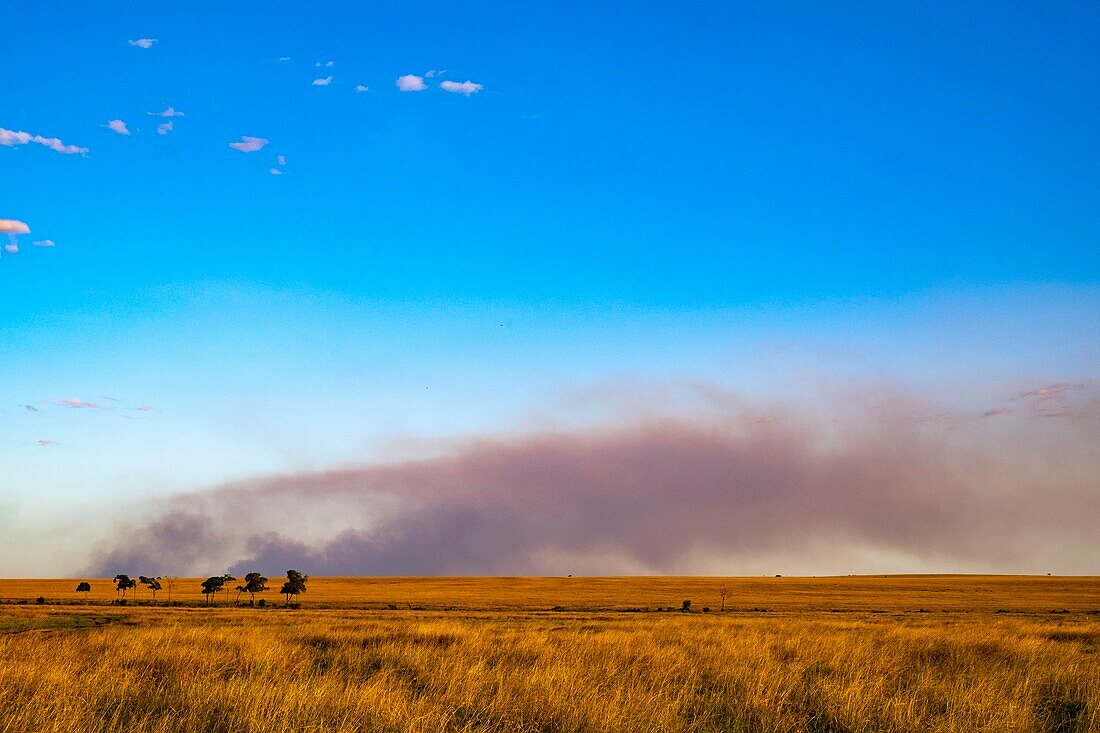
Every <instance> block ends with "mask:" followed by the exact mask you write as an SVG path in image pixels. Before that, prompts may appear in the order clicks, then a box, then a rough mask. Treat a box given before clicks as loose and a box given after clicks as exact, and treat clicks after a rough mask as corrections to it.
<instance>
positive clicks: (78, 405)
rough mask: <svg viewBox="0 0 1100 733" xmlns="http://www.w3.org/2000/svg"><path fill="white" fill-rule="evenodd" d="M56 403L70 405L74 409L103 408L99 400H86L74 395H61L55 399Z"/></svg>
mask: <svg viewBox="0 0 1100 733" xmlns="http://www.w3.org/2000/svg"><path fill="white" fill-rule="evenodd" d="M54 404H56V405H61V406H62V407H68V408H71V409H74V410H101V409H103V405H101V404H99V403H98V402H85V401H84V400H78V399H76V398H74V397H61V398H58V399H56V400H54Z"/></svg>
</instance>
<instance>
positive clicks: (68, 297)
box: [0, 2, 1100, 577]
mask: <svg viewBox="0 0 1100 733" xmlns="http://www.w3.org/2000/svg"><path fill="white" fill-rule="evenodd" d="M59 19H61V20H59ZM6 41H7V44H6V47H5V62H4V63H3V64H2V65H0V89H3V90H4V92H3V95H2V98H0V247H2V248H3V249H2V250H0V304H2V306H3V307H2V308H0V368H2V373H3V379H2V380H0V577H36V576H73V575H77V574H96V575H113V574H114V573H115V572H127V573H130V574H137V573H139V572H141V573H146V572H148V573H154V574H164V573H169V574H176V575H184V574H209V573H214V572H221V571H223V570H226V569H233V570H235V571H236V570H242V569H245V568H247V569H252V568H253V567H258V568H260V569H262V570H264V571H265V572H267V573H269V574H278V573H281V572H283V571H285V569H286V568H287V567H299V568H301V569H302V570H303V571H305V572H308V573H312V574H314V575H354V574H451V575H461V574H555V575H556V574H567V573H573V574H630V573H646V574H649V573H658V574H659V573H676V574H722V575H751V574H761V573H767V574H772V573H783V574H830V573H835V574H843V573H864V572H1008V573H1046V572H1053V573H1055V574H1061V573H1066V574H1097V573H1098V572H1100V570H1098V562H1100V555H1098V553H1100V548H1098V545H1097V543H1096V540H1095V537H1096V533H1097V532H1096V526H1097V519H1098V518H1100V491H1098V487H1100V451H1098V450H1097V446H1100V339H1098V338H1097V334H1098V332H1100V331H1098V328H1097V324H1100V221H1098V217H1097V212H1100V142H1098V141H1100V138H1098V137H1097V135H1096V131H1097V130H1098V129H1100V7H1098V6H1097V5H1096V4H1095V3H1087V2H1070V3H1064V4H1061V5H1059V6H1057V7H1047V6H1041V5H1039V4H1037V3H1036V4H1014V5H1005V4H1003V3H979V4H972V5H967V6H966V7H947V6H944V7H933V6H913V7H883V6H881V5H879V4H874V3H845V4H842V5H840V6H832V7H827V8H826V7H821V6H819V5H816V4H812V3H802V2H798V3H789V4H785V5H775V4H767V3H755V4H750V3H737V4H734V3H702V4H697V5H693V6H691V8H690V11H688V10H685V9H684V8H683V7H682V6H677V5H675V4H671V3H666V4H658V3H643V4H640V5H635V6H632V7H631V8H630V9H629V11H624V10H623V8H622V6H621V4H613V3H584V4H580V3H577V4H574V5H569V6H566V7H545V8H533V7H525V8H523V9H522V10H521V11H516V10H514V9H512V8H509V7H507V6H503V5H485V4H482V3H461V2H460V3H435V2H427V3H420V4H416V5H415V6H409V5H406V4H396V3H388V4H379V5H372V6H370V7H365V6H364V7H360V6H354V5H353V6H346V5H345V4H340V3H319V4H312V5H310V6H309V8H308V11H307V10H306V9H303V8H301V7H298V6H295V5H293V4H289V3H279V2H276V3H271V4H267V5H264V6H263V7H262V8H260V7H252V6H248V7H245V6H242V7H225V8H222V7H219V8H210V9H207V10H205V11H204V12H201V13H200V12H195V11H193V10H187V9H183V8H172V7H148V8H147V7H136V6H132V7H131V6H102V7H96V6H90V5H88V4H85V3H75V2H69V3H60V4H54V5H51V6H50V7H49V8H45V7H37V6H31V7H26V8H21V9H20V17H19V22H18V24H15V25H13V32H11V33H9V34H7V38H6Z"/></svg>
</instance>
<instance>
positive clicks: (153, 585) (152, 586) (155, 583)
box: [138, 575, 161, 605]
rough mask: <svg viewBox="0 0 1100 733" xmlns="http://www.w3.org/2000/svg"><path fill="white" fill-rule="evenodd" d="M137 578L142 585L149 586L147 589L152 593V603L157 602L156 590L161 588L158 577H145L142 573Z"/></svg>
mask: <svg viewBox="0 0 1100 733" xmlns="http://www.w3.org/2000/svg"><path fill="white" fill-rule="evenodd" d="M138 580H139V581H141V584H142V585H146V586H149V590H150V591H151V592H152V594H153V604H154V605H155V604H156V602H157V591H158V590H160V588H161V585H160V577H159V576H158V577H156V578H147V577H145V576H144V575H139V576H138Z"/></svg>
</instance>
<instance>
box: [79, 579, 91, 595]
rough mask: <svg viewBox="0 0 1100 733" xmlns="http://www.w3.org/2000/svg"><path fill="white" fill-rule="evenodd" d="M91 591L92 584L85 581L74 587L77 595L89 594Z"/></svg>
mask: <svg viewBox="0 0 1100 733" xmlns="http://www.w3.org/2000/svg"><path fill="white" fill-rule="evenodd" d="M91 591H92V584H91V583H89V582H88V581H86V580H82V581H80V582H79V583H77V585H76V592H77V593H90V592H91Z"/></svg>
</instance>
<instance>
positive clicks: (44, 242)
mask: <svg viewBox="0 0 1100 733" xmlns="http://www.w3.org/2000/svg"><path fill="white" fill-rule="evenodd" d="M31 244H33V245H34V246H35V247H53V246H54V241H53V240H52V239H43V240H42V241H41V242H31Z"/></svg>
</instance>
